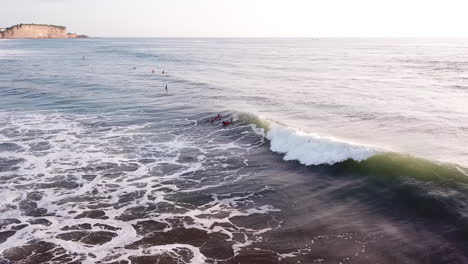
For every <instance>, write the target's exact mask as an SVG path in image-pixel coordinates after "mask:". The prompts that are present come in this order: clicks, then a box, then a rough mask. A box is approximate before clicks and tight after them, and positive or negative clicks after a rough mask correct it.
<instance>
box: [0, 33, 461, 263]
mask: <svg viewBox="0 0 468 264" xmlns="http://www.w3.org/2000/svg"><path fill="white" fill-rule="evenodd" d="M166 85H167V91H166V89H165V87H166ZM0 100H1V103H0V252H1V253H0V263H2V264H7V263H34V264H36V263H70V264H71V263H103V264H104V263H105V264H110V263H113V264H124V263H220V264H223V263H225V264H228V263H233V264H234V263H236V264H237V263H247V264H250V263H254V264H260V263H281V264H290V263H342V264H345V263H350V264H352V263H356V264H358V263H359V264H365V263H434V264H435V263H436V264H439V263H451V264H453V263H468V250H467V245H468V202H467V201H468V169H467V168H468V148H467V146H468V40H463V39H242V38H237V39H215V38H200V39H194V38H188V39H185V38H174V39H171V38H90V39H73V40H49V39H44V40H1V41H0ZM218 115H219V116H220V118H217V117H216V116H218ZM223 122H230V123H229V124H228V125H223Z"/></svg>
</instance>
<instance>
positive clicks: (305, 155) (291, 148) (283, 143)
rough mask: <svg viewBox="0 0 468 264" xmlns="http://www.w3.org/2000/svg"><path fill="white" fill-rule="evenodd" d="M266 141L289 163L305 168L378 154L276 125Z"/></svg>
mask: <svg viewBox="0 0 468 264" xmlns="http://www.w3.org/2000/svg"><path fill="white" fill-rule="evenodd" d="M266 138H267V139H269V140H270V145H271V150H272V151H274V152H278V153H283V154H285V155H284V159H285V160H297V161H299V162H300V163H301V164H304V165H320V164H330V165H333V164H335V163H337V162H341V161H345V160H348V159H353V160H356V161H362V160H365V159H368V158H369V157H371V156H373V155H375V154H376V151H375V150H373V149H371V148H369V147H366V146H360V145H354V144H350V143H347V142H343V141H338V140H335V139H332V138H325V137H322V136H319V135H316V134H311V133H306V132H303V131H300V130H298V129H294V128H290V127H284V126H281V125H276V124H275V125H272V126H271V127H270V129H269V130H268V132H267V133H266Z"/></svg>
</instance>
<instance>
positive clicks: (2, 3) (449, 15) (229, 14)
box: [0, 0, 468, 37]
mask: <svg viewBox="0 0 468 264" xmlns="http://www.w3.org/2000/svg"><path fill="white" fill-rule="evenodd" d="M0 10H2V11H1V16H0V27H6V26H10V25H13V24H17V23H31V22H34V23H45V24H60V25H65V26H68V28H69V31H72V32H78V33H82V34H88V35H91V36H108V37H118V36H121V37H468V0H166V1H162V0H0Z"/></svg>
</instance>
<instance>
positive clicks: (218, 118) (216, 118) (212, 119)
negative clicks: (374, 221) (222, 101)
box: [210, 114, 222, 123]
mask: <svg viewBox="0 0 468 264" xmlns="http://www.w3.org/2000/svg"><path fill="white" fill-rule="evenodd" d="M221 118H222V117H221V115H220V114H218V115H217V116H215V117H213V118H211V120H210V123H213V122H214V121H217V120H220V119H221Z"/></svg>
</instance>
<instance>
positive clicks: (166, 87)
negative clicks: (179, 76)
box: [165, 84, 167, 93]
mask: <svg viewBox="0 0 468 264" xmlns="http://www.w3.org/2000/svg"><path fill="white" fill-rule="evenodd" d="M165 89H166V93H167V84H166V88H165Z"/></svg>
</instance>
